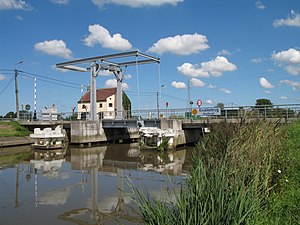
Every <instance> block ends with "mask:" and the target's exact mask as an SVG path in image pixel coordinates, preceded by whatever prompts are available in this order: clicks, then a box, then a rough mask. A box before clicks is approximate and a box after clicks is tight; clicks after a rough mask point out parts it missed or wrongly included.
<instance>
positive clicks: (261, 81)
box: [259, 77, 274, 88]
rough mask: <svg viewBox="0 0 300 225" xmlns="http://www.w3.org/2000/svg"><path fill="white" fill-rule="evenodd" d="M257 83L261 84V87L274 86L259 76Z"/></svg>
mask: <svg viewBox="0 0 300 225" xmlns="http://www.w3.org/2000/svg"><path fill="white" fill-rule="evenodd" d="M259 84H260V86H262V87H263V88H273V87H274V86H273V85H272V84H271V83H270V82H269V81H268V80H267V79H266V78H264V77H261V78H260V79H259Z"/></svg>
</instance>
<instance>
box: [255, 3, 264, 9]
mask: <svg viewBox="0 0 300 225" xmlns="http://www.w3.org/2000/svg"><path fill="white" fill-rule="evenodd" d="M255 6H256V8H258V9H265V8H266V6H265V5H264V4H263V3H262V2H261V1H256V2H255Z"/></svg>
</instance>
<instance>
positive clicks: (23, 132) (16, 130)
mask: <svg viewBox="0 0 300 225" xmlns="http://www.w3.org/2000/svg"><path fill="white" fill-rule="evenodd" d="M29 134H30V131H29V130H28V129H26V128H25V127H23V126H21V125H20V124H19V123H18V122H16V121H13V122H0V137H12V136H17V137H25V136H28V135H29Z"/></svg>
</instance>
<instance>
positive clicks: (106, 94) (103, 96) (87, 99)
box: [78, 88, 117, 103]
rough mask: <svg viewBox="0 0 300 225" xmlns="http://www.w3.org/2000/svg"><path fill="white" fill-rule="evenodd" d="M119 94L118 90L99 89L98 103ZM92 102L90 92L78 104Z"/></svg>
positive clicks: (97, 93)
mask: <svg viewBox="0 0 300 225" xmlns="http://www.w3.org/2000/svg"><path fill="white" fill-rule="evenodd" d="M116 93H117V88H101V89H97V92H96V95H97V102H101V101H106V99H107V98H108V97H109V96H112V95H114V94H116ZM83 102H85V103H87V102H90V91H87V92H86V93H85V94H84V96H82V98H81V99H80V100H79V101H78V103H83Z"/></svg>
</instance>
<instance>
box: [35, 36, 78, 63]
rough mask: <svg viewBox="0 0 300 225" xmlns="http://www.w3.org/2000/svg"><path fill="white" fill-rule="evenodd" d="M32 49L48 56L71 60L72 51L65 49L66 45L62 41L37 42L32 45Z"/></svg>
mask: <svg viewBox="0 0 300 225" xmlns="http://www.w3.org/2000/svg"><path fill="white" fill-rule="evenodd" d="M34 48H35V49H36V50H38V51H40V52H43V53H46V54H48V55H55V56H59V57H62V58H65V59H71V58H73V56H72V51H71V50H70V49H68V48H67V45H66V43H65V42H64V41H63V40H51V41H43V42H39V43H36V44H35V45H34Z"/></svg>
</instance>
